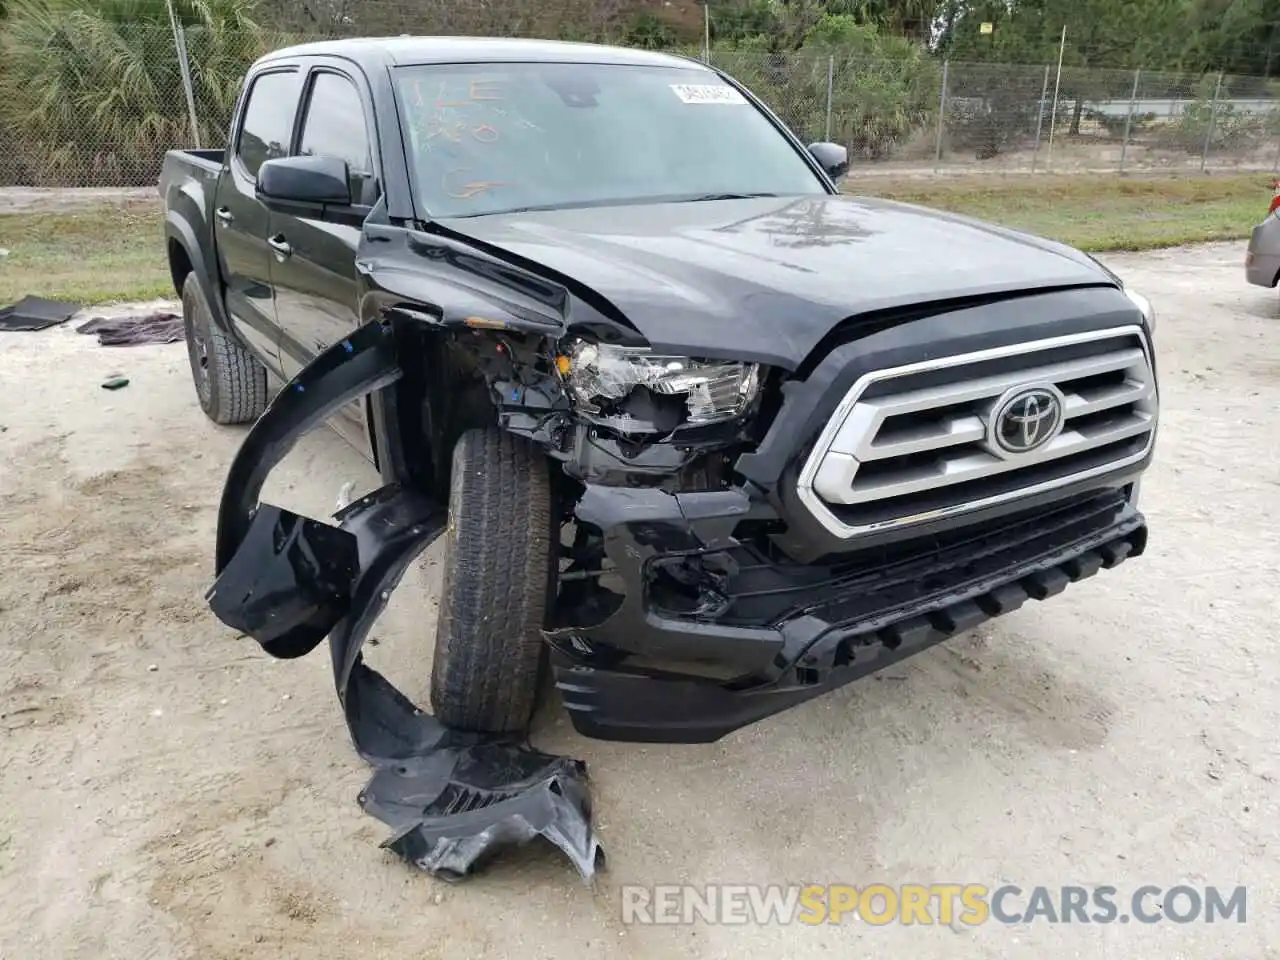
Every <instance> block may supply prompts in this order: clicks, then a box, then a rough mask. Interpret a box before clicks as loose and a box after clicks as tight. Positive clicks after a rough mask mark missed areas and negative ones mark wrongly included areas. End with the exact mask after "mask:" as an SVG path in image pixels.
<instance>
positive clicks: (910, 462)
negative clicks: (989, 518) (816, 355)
mask: <svg viewBox="0 0 1280 960" xmlns="http://www.w3.org/2000/svg"><path fill="white" fill-rule="evenodd" d="M1082 345H1084V347H1085V349H1084V350H1083V351H1082V349H1081V346H1082ZM1147 351H1148V347H1147V340H1146V338H1145V336H1144V335H1143V333H1142V331H1141V329H1140V328H1138V327H1124V328H1120V329H1113V330H1106V331H1100V332H1093V333H1088V334H1080V335H1075V336H1070V337H1060V338H1054V339H1051V340H1042V341H1036V342H1033V343H1028V344H1022V345H1017V346H1012V347H1007V348H998V349H996V350H988V351H981V352H977V353H972V354H965V355H961V356H955V357H946V358H941V359H938V360H934V361H926V362H924V363H920V364H912V365H910V366H905V367H898V368H894V369H890V370H883V371H876V372H874V373H871V374H868V375H866V376H864V377H862V378H861V379H860V380H859V381H858V382H857V383H856V384H854V386H853V387H852V388H851V389H850V390H849V392H848V393H847V394H846V395H845V397H844V399H843V400H842V401H841V403H840V405H839V407H838V408H837V410H836V412H835V414H834V415H833V417H832V418H831V420H830V421H829V422H828V424H827V426H826V428H825V429H824V430H823V432H822V435H821V436H820V437H819V439H818V442H817V444H816V445H815V447H814V450H813V452H812V453H811V454H810V456H809V457H808V459H807V460H806V462H805V465H804V467H803V468H802V470H801V474H800V480H799V494H800V497H801V499H802V501H803V502H804V503H805V505H806V506H807V507H808V508H809V510H810V511H812V512H813V513H814V515H815V516H816V517H817V518H818V519H819V520H820V521H821V522H822V523H823V524H824V525H825V526H827V527H828V528H829V529H831V530H832V531H833V532H835V533H837V534H838V535H839V536H843V537H851V536H856V535H857V534H858V533H862V532H867V531H869V530H873V529H880V528H883V527H889V526H900V525H903V524H909V523H915V522H919V521H921V520H924V519H928V518H930V517H935V516H938V515H940V514H948V513H955V512H960V511H964V510H970V509H976V508H978V507H981V506H985V505H988V504H989V503H993V502H999V501H1001V500H1009V499H1014V498H1017V497H1019V496H1025V495H1027V494H1029V493H1032V492H1037V491H1039V490H1042V489H1049V488H1052V487H1053V486H1061V485H1064V484H1067V483H1070V482H1073V481H1075V480H1077V479H1083V478H1085V477H1087V476H1089V475H1093V474H1098V473H1103V472H1106V471H1109V470H1113V469H1117V468H1120V467H1122V466H1124V465H1125V464H1127V463H1133V462H1137V461H1139V460H1141V459H1142V458H1143V457H1145V456H1146V454H1147V453H1148V451H1149V449H1150V446H1151V444H1152V443H1153V442H1154V431H1155V424H1156V417H1157V394H1156V383H1155V376H1154V373H1153V369H1152V364H1151V360H1150V357H1149V355H1148V352H1147ZM989 361H1001V366H1003V367H1004V369H1001V370H998V371H994V372H993V371H992V370H991V366H992V364H991V363H990V362H989ZM984 364H985V365H986V369H985V370H983V369H981V367H982V365H984ZM939 371H941V372H943V374H944V376H942V377H941V378H940V377H939V376H938V372H939ZM925 374H927V375H928V377H927V378H924V377H922V376H921V375H925ZM922 379H927V382H926V383H922V382H921V381H922ZM1024 386H1025V387H1028V388H1030V387H1044V388H1045V389H1047V390H1050V391H1052V392H1053V393H1054V395H1056V396H1059V397H1060V398H1061V406H1062V418H1063V423H1062V427H1061V431H1060V432H1059V433H1058V434H1057V435H1056V436H1055V437H1054V438H1053V439H1052V440H1051V441H1050V442H1047V443H1045V444H1043V445H1042V446H1040V447H1039V448H1038V449H1035V450H1032V451H1029V452H1027V453H1019V454H1017V455H1010V453H1009V452H1008V451H1007V450H999V449H997V448H996V447H995V446H994V445H993V444H992V442H991V437H992V434H991V430H992V425H991V420H992V418H993V416H995V414H996V410H995V407H996V405H997V403H998V401H999V400H1000V398H1001V397H1002V396H1005V395H1007V393H1008V391H1010V390H1016V389H1017V388H1019V387H1024ZM1108 454H1112V455H1111V456H1107V455H1108ZM1099 456H1102V457H1103V462H1102V463H1099V462H1098V458H1099ZM1086 460H1087V461H1088V463H1087V464H1086V463H1085V461H1086ZM1030 468H1036V469H1035V475H1034V476H1035V480H1034V481H1032V480H1031V479H1028V481H1027V486H1026V487H1016V486H1015V488H1013V489H1009V486H1010V484H1009V483H1008V482H1005V481H1009V480H1011V479H1012V480H1013V481H1016V478H1017V474H1018V471H1022V470H1028V469H1030ZM1046 472H1047V473H1048V474H1049V476H1048V477H1047V478H1046ZM997 479H998V480H1000V486H1001V489H1000V490H999V491H995V490H994V489H992V488H991V482H994V481H995V480H997ZM988 481H990V482H988ZM921 495H929V498H930V503H929V504H928V505H927V509H924V510H921V509H920V507H921V504H919V503H913V502H912V498H915V499H916V500H918V499H919V497H920V496H921ZM897 503H901V505H902V512H901V514H894V515H893V516H891V517H890V518H888V519H886V518H885V517H884V516H883V514H884V508H885V507H886V506H889V505H893V504H897ZM872 507H875V508H876V510H875V511H874V512H876V513H877V514H879V515H878V516H877V517H875V518H874V519H872V518H870V517H868V518H867V519H866V520H865V522H860V521H859V518H858V512H859V508H867V509H870V508H872ZM891 512H892V511H891Z"/></svg>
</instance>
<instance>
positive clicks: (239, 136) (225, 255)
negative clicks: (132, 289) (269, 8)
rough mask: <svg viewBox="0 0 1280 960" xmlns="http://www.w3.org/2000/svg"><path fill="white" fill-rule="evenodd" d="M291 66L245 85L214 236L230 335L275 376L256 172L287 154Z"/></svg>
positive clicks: (266, 229)
mask: <svg viewBox="0 0 1280 960" xmlns="http://www.w3.org/2000/svg"><path fill="white" fill-rule="evenodd" d="M301 87H302V84H301V72H300V69H299V67H298V66H297V65H296V64H295V65H289V66H283V67H275V66H273V67H271V68H270V69H269V70H267V71H264V72H262V73H258V74H256V75H255V76H254V77H252V78H251V79H250V87H249V92H248V96H247V97H246V98H245V100H244V102H243V104H242V106H241V108H240V109H241V114H240V120H239V122H238V123H237V124H236V126H235V128H234V129H235V130H236V131H237V133H236V138H235V141H234V142H233V143H232V144H231V145H230V148H229V149H228V154H229V158H228V169H227V170H226V171H224V172H223V175H222V176H221V177H220V178H219V180H218V190H217V194H216V196H215V200H214V211H213V217H214V225H215V226H214V229H215V230H216V231H217V250H218V259H219V266H220V268H221V270H222V279H223V283H224V284H225V286H226V305H227V312H228V313H229V314H230V316H231V323H232V325H233V326H234V327H235V328H236V333H237V334H238V335H239V336H240V337H241V338H242V339H243V340H244V342H245V343H246V344H247V345H248V346H249V348H250V349H251V350H253V352H254V353H256V354H257V355H258V356H259V358H260V359H261V360H262V361H263V362H264V363H265V364H266V365H267V366H268V367H269V368H270V369H271V370H273V371H275V372H276V373H277V374H279V373H280V372H281V365H280V353H279V349H278V345H277V344H278V341H279V327H278V325H277V323H276V308H275V302H274V300H275V298H274V292H273V289H272V276H271V271H272V266H273V257H272V255H271V254H272V251H271V249H270V247H268V245H267V239H268V237H269V236H270V216H269V213H268V211H267V208H266V207H264V206H263V205H262V204H261V203H259V202H258V200H257V198H256V197H255V196H254V186H255V184H256V183H257V176H258V168H259V167H260V166H262V164H263V163H264V162H265V161H267V160H270V159H272V158H273V157H283V156H286V155H287V154H288V152H289V144H290V142H291V140H292V135H293V125H294V116H295V114H296V113H297V108H298V95H299V92H300V90H301Z"/></svg>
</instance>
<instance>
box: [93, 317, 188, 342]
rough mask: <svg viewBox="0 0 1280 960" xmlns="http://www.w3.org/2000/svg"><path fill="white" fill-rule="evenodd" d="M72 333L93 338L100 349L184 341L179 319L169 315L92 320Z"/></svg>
mask: <svg viewBox="0 0 1280 960" xmlns="http://www.w3.org/2000/svg"><path fill="white" fill-rule="evenodd" d="M76 333H87V334H97V336H98V343H99V344H101V345H102V346H104V347H136V346H141V345H142V344H148V343H178V342H179V341H181V340H183V339H185V333H184V330H183V326H182V318H181V317H179V316H177V315H175V314H172V313H148V314H140V315H134V316H125V317H94V318H93V319H91V320H89V321H87V322H85V323H82V324H80V326H78V327H76Z"/></svg>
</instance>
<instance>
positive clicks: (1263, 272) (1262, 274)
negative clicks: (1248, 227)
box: [1244, 216, 1280, 287]
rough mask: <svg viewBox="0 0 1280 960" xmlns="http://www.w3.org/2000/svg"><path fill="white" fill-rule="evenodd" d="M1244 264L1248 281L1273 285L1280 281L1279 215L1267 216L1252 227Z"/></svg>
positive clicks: (1259, 284) (1262, 285)
mask: <svg viewBox="0 0 1280 960" xmlns="http://www.w3.org/2000/svg"><path fill="white" fill-rule="evenodd" d="M1244 264H1245V266H1244V276H1245V279H1246V280H1247V281H1248V282H1249V283H1252V284H1256V285H1257V286H1259V287H1274V286H1275V285H1276V283H1277V281H1280V217H1277V216H1269V217H1267V219H1266V220H1264V221H1262V223H1260V224H1258V225H1257V226H1256V227H1254V228H1253V233H1252V234H1251V235H1250V236H1249V248H1248V250H1247V251H1246V252H1245V259H1244Z"/></svg>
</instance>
